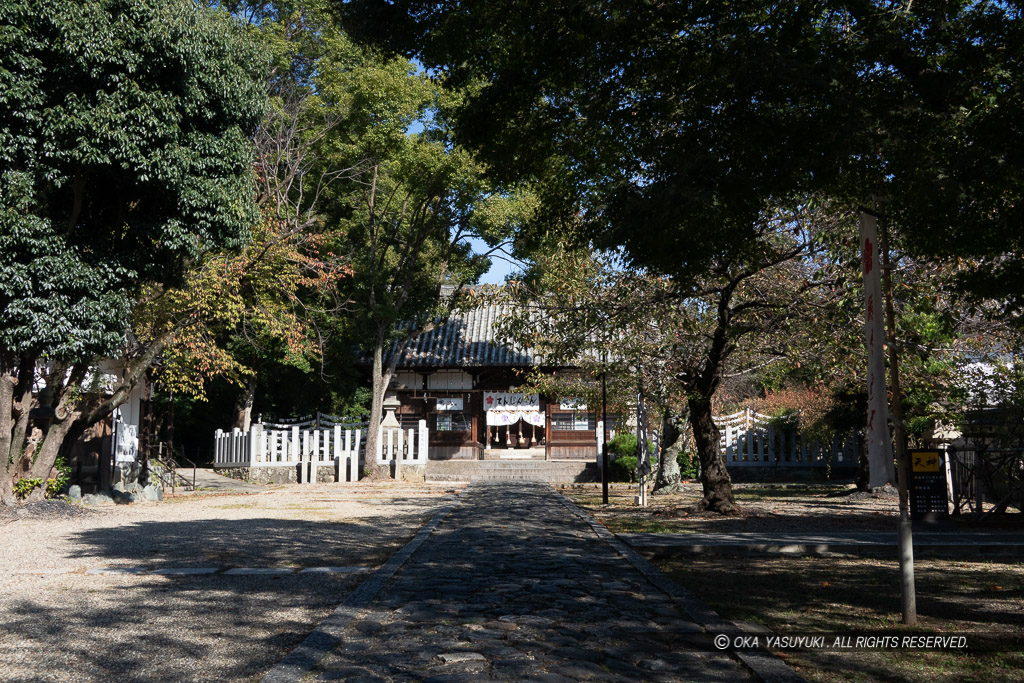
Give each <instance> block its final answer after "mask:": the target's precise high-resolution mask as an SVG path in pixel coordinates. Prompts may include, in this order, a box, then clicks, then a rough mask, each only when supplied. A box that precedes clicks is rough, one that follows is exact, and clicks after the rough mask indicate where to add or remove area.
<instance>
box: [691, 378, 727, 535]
mask: <svg viewBox="0 0 1024 683" xmlns="http://www.w3.org/2000/svg"><path fill="white" fill-rule="evenodd" d="M689 406H690V425H691V426H692V427H693V439H694V441H695V442H696V445H697V455H698V456H699V457H700V467H701V474H700V481H701V484H702V485H703V487H704V500H702V501H701V502H700V503H698V507H700V508H701V509H704V510H710V511H712V512H719V513H721V514H723V515H731V514H735V513H736V512H737V509H736V501H735V499H734V498H733V495H732V479H731V478H730V477H729V471H728V470H727V469H726V468H725V461H724V460H722V455H721V453H719V452H718V442H719V439H720V437H721V434H720V433H719V431H718V426H717V425H715V422H714V420H712V419H711V401H710V400H709V399H706V398H704V397H695V398H691V399H690V400H689Z"/></svg>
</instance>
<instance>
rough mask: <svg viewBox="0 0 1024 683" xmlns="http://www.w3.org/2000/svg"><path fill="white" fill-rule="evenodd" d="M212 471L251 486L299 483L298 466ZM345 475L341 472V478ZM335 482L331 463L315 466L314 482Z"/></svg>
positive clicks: (218, 469)
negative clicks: (245, 482)
mask: <svg viewBox="0 0 1024 683" xmlns="http://www.w3.org/2000/svg"><path fill="white" fill-rule="evenodd" d="M307 467H308V465H307ZM214 471H215V472H217V474H220V475H223V476H225V477H231V478H232V479H239V480H241V481H247V482H249V483H251V484H297V483H299V466H298V465H293V466H288V467H223V468H220V467H216V468H214ZM345 474H346V473H345V472H342V475H343V476H344V475H345ZM337 480H338V478H337V469H336V467H335V466H334V464H333V463H332V464H327V465H323V464H321V465H317V467H316V481H317V483H318V484H333V483H334V482H336V481H337Z"/></svg>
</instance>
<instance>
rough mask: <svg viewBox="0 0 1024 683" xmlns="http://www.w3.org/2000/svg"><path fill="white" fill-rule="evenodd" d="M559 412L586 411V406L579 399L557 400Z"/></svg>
mask: <svg viewBox="0 0 1024 683" xmlns="http://www.w3.org/2000/svg"><path fill="white" fill-rule="evenodd" d="M558 409H559V410H586V409H587V404H586V403H584V402H583V399H580V398H562V399H559V400H558Z"/></svg>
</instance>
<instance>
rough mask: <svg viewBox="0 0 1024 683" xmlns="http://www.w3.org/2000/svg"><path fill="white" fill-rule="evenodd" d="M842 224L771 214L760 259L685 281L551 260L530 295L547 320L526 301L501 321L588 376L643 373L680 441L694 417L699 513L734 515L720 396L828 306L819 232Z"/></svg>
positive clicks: (829, 281)
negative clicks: (725, 382)
mask: <svg viewBox="0 0 1024 683" xmlns="http://www.w3.org/2000/svg"><path fill="white" fill-rule="evenodd" d="M844 218H846V219H848V216H844V215H843V214H841V213H840V214H838V215H837V214H835V213H833V212H832V211H831V210H830V207H828V206H820V207H814V206H813V205H810V204H805V205H803V206H801V207H798V208H797V209H795V210H791V211H787V212H783V211H780V212H778V213H776V214H774V215H771V216H765V217H764V218H763V220H762V221H761V224H760V229H759V231H758V233H757V235H758V242H757V248H758V251H759V253H758V254H757V255H756V257H750V258H747V259H736V258H734V259H726V258H724V257H723V258H720V259H717V260H716V261H715V262H714V263H713V265H712V267H711V268H710V270H709V272H708V273H707V274H705V275H704V276H702V277H700V278H696V279H686V280H683V281H678V280H675V279H672V278H667V277H662V276H657V275H652V274H650V273H647V272H643V271H636V270H633V269H622V268H621V266H620V267H619V268H615V267H611V266H610V264H609V262H607V261H605V262H604V263H602V262H601V261H596V262H592V261H583V262H580V261H579V257H574V258H568V259H565V258H556V259H553V260H546V262H547V264H548V265H549V267H548V268H547V272H546V273H545V275H544V277H542V278H541V279H540V280H539V282H540V283H541V286H540V287H539V288H537V289H534V290H532V291H531V290H527V292H528V293H527V295H526V297H525V299H526V300H525V301H524V303H526V304H529V303H531V302H535V303H533V306H537V305H539V306H541V308H542V309H543V310H544V312H545V314H544V315H540V316H537V315H535V314H533V313H532V312H531V310H530V308H529V306H524V312H523V313H521V314H519V315H514V316H513V317H512V318H511V319H510V321H508V322H507V323H506V324H505V327H506V333H507V334H509V335H510V336H511V337H512V338H513V339H515V341H517V342H518V343H520V344H522V345H524V346H530V347H534V348H538V349H539V350H541V352H542V353H543V354H545V355H549V356H550V357H551V358H552V359H555V360H557V361H561V362H567V363H573V364H579V363H582V365H583V366H584V367H585V368H586V369H589V370H590V372H591V373H594V372H595V371H603V370H605V369H609V364H610V368H612V369H613V370H614V371H613V372H612V374H613V375H618V376H619V378H620V379H619V381H620V382H621V381H623V379H625V381H626V382H630V381H631V380H632V383H633V384H634V386H635V377H636V373H638V372H640V371H641V370H642V371H643V373H644V384H645V386H647V387H648V388H649V390H650V393H651V394H652V395H653V396H655V397H656V400H657V402H658V403H659V405H660V407H661V408H662V411H663V413H664V414H665V415H666V416H667V420H668V423H669V424H670V425H672V427H673V429H672V432H673V435H675V436H676V437H678V432H679V431H680V430H678V428H677V427H678V424H679V423H680V421H681V418H683V417H684V416H685V419H686V420H688V421H689V425H690V427H691V429H692V432H693V437H694V441H695V445H696V450H697V455H698V457H699V458H700V464H701V484H702V486H703V491H704V499H703V501H702V503H701V505H702V507H704V508H705V509H708V510H714V511H717V512H722V513H732V512H735V509H736V506H735V500H734V497H733V494H732V482H731V479H730V477H729V473H728V471H727V470H726V467H725V462H724V461H723V459H722V457H721V454H720V453H719V437H720V435H719V431H718V427H717V426H716V425H715V423H714V420H713V419H712V416H713V413H712V410H713V405H714V400H715V397H716V394H717V392H718V389H719V387H720V386H721V382H722V379H723V377H724V376H725V375H726V373H728V372H749V371H751V370H753V369H755V368H758V367H764V366H766V365H769V364H772V363H775V362H778V361H780V360H781V359H783V358H784V357H785V356H786V354H787V350H788V348H789V347H790V345H791V343H792V339H793V338H794V337H796V336H798V335H799V334H800V333H802V329H803V326H804V325H807V324H809V325H813V324H814V322H813V320H814V312H813V311H814V307H815V306H816V305H821V304H822V303H823V301H824V300H825V299H827V297H828V293H829V292H830V291H831V290H832V288H833V284H834V280H833V278H834V277H835V273H834V270H833V268H832V267H831V264H830V263H828V262H827V261H826V260H824V259H823V258H822V256H823V252H822V249H821V247H820V245H819V244H818V243H817V242H816V241H815V235H816V234H817V233H819V232H822V231H829V230H835V229H836V226H837V225H838V224H839V223H840V222H841V221H842V220H844ZM605 359H610V360H608V361H606V360H605ZM666 431H668V430H666ZM674 441H675V439H673V444H674ZM673 444H670V445H673ZM663 476H664V475H663ZM662 483H663V484H665V485H670V482H667V481H665V482H662Z"/></svg>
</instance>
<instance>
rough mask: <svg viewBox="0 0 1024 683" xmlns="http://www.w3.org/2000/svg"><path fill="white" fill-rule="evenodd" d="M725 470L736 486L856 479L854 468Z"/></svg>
mask: <svg viewBox="0 0 1024 683" xmlns="http://www.w3.org/2000/svg"><path fill="white" fill-rule="evenodd" d="M726 469H728V470H729V477H730V478H731V479H732V480H733V481H734V482H736V483H738V484H751V483H761V482H764V483H769V482H790V481H800V482H808V483H839V482H846V481H853V480H854V479H855V478H856V477H857V468H856V467H832V469H831V471H829V470H828V469H827V468H825V467H811V466H807V467H800V466H792V467H791V466H786V467H772V466H771V465H764V466H762V467H747V466H743V467H736V466H733V467H728V466H726ZM826 475H828V476H826Z"/></svg>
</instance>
